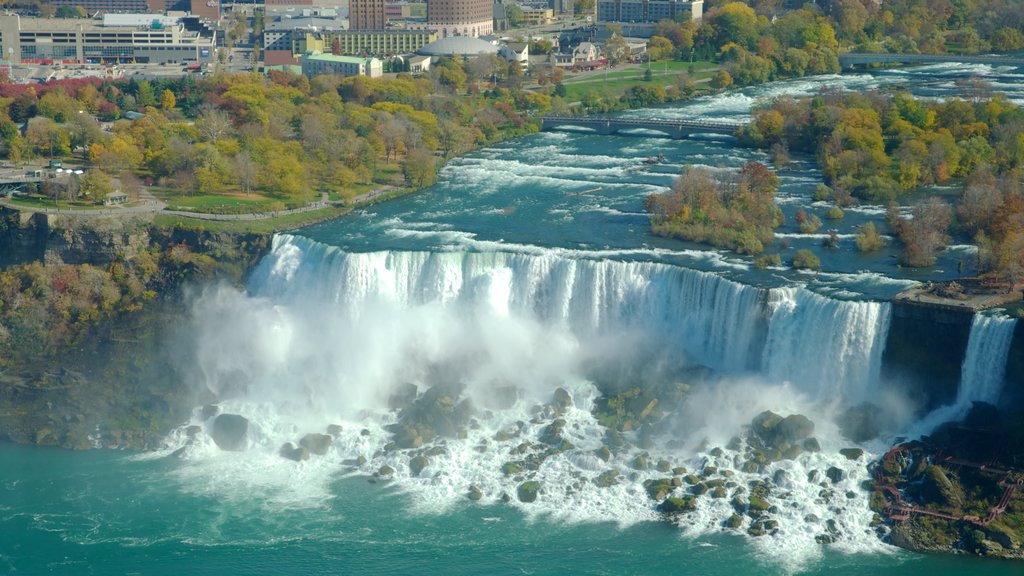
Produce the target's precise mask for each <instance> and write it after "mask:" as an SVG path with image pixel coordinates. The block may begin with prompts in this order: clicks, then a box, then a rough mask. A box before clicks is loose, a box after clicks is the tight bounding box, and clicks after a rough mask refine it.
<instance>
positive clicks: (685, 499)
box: [658, 494, 697, 514]
mask: <svg viewBox="0 0 1024 576" xmlns="http://www.w3.org/2000/svg"><path fill="white" fill-rule="evenodd" d="M696 509H697V497H696V496H694V495H692V494H686V495H684V496H680V497H678V498H677V497H669V498H665V500H663V501H662V502H661V504H658V511H659V512H663V513H665V514H680V513H683V512H693V511H694V510H696Z"/></svg>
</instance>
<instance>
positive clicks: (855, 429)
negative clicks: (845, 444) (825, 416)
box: [837, 402, 881, 442]
mask: <svg viewBox="0 0 1024 576" xmlns="http://www.w3.org/2000/svg"><path fill="white" fill-rule="evenodd" d="M878 414H879V408H878V406H875V405H874V404H871V403H869V402H865V403H863V404H860V405H858V406H854V407H853V408H850V409H849V410H847V411H845V412H843V413H842V414H840V415H839V418H838V419H837V421H838V424H839V431H840V432H842V433H843V436H846V437H847V438H849V439H850V440H852V441H854V442H867V441H868V440H873V439H875V438H877V437H878V434H879V432H880V431H881V423H880V422H879V418H878Z"/></svg>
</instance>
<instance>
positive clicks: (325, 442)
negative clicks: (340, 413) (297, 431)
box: [299, 433, 334, 456]
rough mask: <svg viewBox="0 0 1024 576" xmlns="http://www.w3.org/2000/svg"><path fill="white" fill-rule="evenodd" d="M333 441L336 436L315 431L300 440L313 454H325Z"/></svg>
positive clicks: (300, 444) (302, 445)
mask: <svg viewBox="0 0 1024 576" xmlns="http://www.w3.org/2000/svg"><path fill="white" fill-rule="evenodd" d="M332 442H334V438H333V437H331V436H328V435H327V434H316V433H313V434H306V435H305V436H303V437H302V440H299V446H301V447H303V448H305V449H307V450H309V452H310V453H312V454H316V455H317V456H323V455H324V454H327V450H328V449H329V448H330V447H331V443H332Z"/></svg>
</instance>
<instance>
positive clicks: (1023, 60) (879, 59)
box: [839, 52, 1024, 68]
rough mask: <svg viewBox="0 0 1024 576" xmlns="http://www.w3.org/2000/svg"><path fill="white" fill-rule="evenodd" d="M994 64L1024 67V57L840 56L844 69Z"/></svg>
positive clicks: (887, 54)
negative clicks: (883, 66)
mask: <svg viewBox="0 0 1024 576" xmlns="http://www.w3.org/2000/svg"><path fill="white" fill-rule="evenodd" d="M943 63H958V64H993V65H996V66H1024V56H960V55H957V54H897V53H879V54H871V53H867V52H850V53H847V54H840V55H839V65H840V66H842V67H843V68H851V67H853V66H858V65H863V64H943Z"/></svg>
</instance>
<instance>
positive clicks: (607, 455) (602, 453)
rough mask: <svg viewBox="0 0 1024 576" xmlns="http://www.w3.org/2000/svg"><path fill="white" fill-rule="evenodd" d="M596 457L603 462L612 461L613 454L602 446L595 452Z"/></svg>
mask: <svg viewBox="0 0 1024 576" xmlns="http://www.w3.org/2000/svg"><path fill="white" fill-rule="evenodd" d="M594 455H595V456H597V457H598V458H600V459H601V460H604V461H605V462H607V461H609V460H611V459H612V452H611V450H609V449H608V447H607V446H601V447H600V448H598V449H597V450H594Z"/></svg>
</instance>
